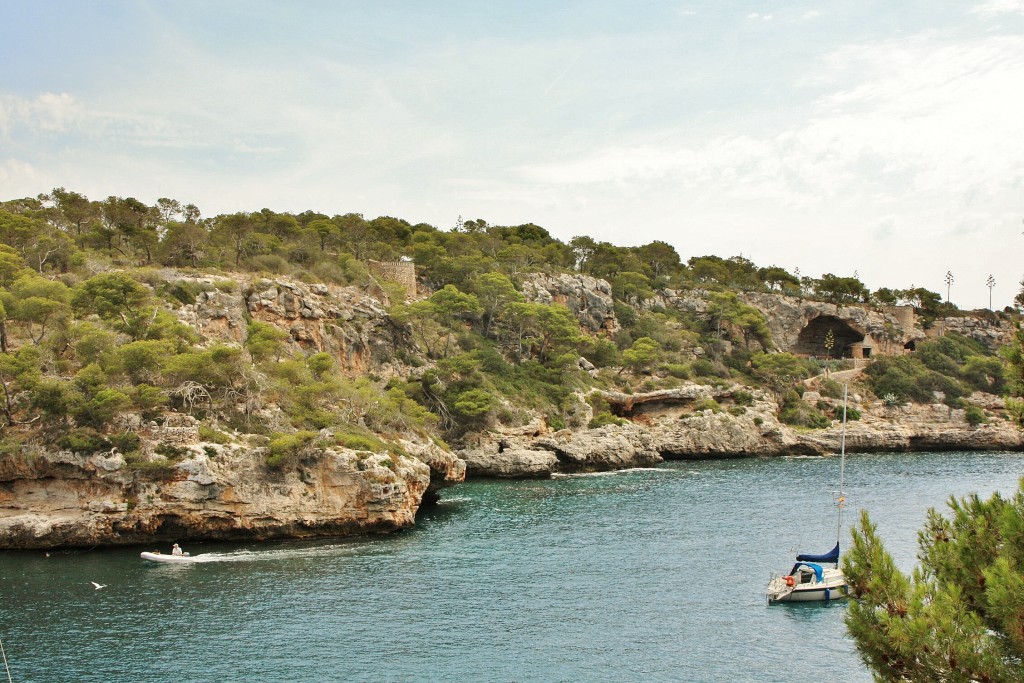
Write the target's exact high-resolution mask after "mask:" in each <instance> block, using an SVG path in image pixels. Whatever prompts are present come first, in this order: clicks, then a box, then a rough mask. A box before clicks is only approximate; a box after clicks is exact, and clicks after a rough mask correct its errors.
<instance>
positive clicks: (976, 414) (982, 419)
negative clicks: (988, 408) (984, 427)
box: [964, 405, 988, 427]
mask: <svg viewBox="0 0 1024 683" xmlns="http://www.w3.org/2000/svg"><path fill="white" fill-rule="evenodd" d="M964 417H966V418H967V424H969V425H971V426H972V427H977V426H978V425H980V424H985V423H987V422H988V415H986V414H985V411H984V410H982V409H981V408H980V407H979V406H975V405H970V406H967V410H966V411H964Z"/></svg>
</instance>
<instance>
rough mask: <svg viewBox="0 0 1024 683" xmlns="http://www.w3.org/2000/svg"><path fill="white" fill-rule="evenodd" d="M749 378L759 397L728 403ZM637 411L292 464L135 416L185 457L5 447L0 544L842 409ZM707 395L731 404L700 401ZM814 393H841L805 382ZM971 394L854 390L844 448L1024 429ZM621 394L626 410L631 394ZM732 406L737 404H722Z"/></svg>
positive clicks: (202, 519)
mask: <svg viewBox="0 0 1024 683" xmlns="http://www.w3.org/2000/svg"><path fill="white" fill-rule="evenodd" d="M741 390H743V392H744V396H745V397H749V396H751V395H752V396H753V400H752V401H750V400H749V399H748V400H747V401H745V402H746V403H748V405H746V406H745V407H743V408H739V407H737V406H735V405H733V396H734V393H737V392H739V391H741ZM606 398H607V399H608V400H609V401H610V403H612V404H613V405H616V404H617V405H618V406H619V408H620V410H624V411H626V412H628V413H629V414H630V417H629V419H628V420H623V421H622V424H611V425H606V426H603V427H599V428H595V429H579V430H560V431H552V430H550V429H548V428H547V426H546V424H545V421H544V419H543V418H542V417H537V418H536V419H535V420H534V421H533V422H531V423H530V424H528V425H526V426H524V427H519V428H503V429H500V430H489V431H484V432H479V433H475V434H473V435H470V436H469V437H467V438H466V440H465V443H463V444H461V446H460V447H459V448H457V449H455V450H454V451H451V452H450V451H447V450H445V449H443V448H441V447H440V446H438V445H437V444H435V443H433V442H430V441H424V442H414V441H403V442H402V443H401V445H402V449H403V451H404V453H403V454H402V455H392V454H388V453H370V452H366V451H353V450H348V449H344V448H339V447H337V446H333V447H329V448H323V449H316V448H314V449H311V450H310V451H308V452H307V453H306V454H305V455H304V456H303V457H302V458H301V459H300V460H299V461H298V462H297V463H294V464H293V466H292V467H290V468H287V469H285V470H282V471H274V470H269V469H268V468H267V466H266V464H265V455H266V453H265V448H263V447H261V446H259V445H257V444H254V443H253V442H252V441H250V439H249V438H247V437H246V436H245V435H236V437H237V438H236V439H235V440H234V441H232V442H231V443H229V444H227V445H222V444H212V443H206V442H203V441H202V440H201V439H200V437H199V433H198V429H197V424H196V423H195V421H194V420H192V419H191V418H189V417H188V416H178V418H177V420H168V421H165V423H164V424H163V425H160V426H159V427H158V426H157V425H156V424H155V423H152V424H150V425H148V426H145V427H142V428H140V429H139V435H140V437H142V438H143V439H144V441H146V442H147V443H149V444H150V447H152V445H153V444H157V443H163V444H166V443H174V444H176V447H177V448H179V449H181V452H182V453H183V454H184V455H183V457H182V458H181V459H179V460H177V461H176V462H174V463H173V464H169V465H167V466H166V467H165V469H164V470H163V471H162V472H160V473H159V476H157V473H155V472H153V471H150V470H147V469H146V468H139V467H138V466H136V465H133V464H131V463H128V462H126V460H125V458H124V456H123V455H121V454H120V453H117V452H116V451H114V452H110V453H104V454H93V455H90V456H88V457H82V456H79V455H76V454H74V453H70V452H67V451H58V452H49V451H35V452H23V453H22V454H21V455H20V456H16V457H5V458H3V459H0V548H7V549H49V548H63V547H91V546H99V545H104V546H114V545H135V544H141V543H152V542H170V541H174V540H179V541H182V540H191V541H195V540H225V541H226V540H233V541H244V540H267V539H273V538H313V537H326V536H348V535H353V534H366V533H383V532H390V531H396V530H400V529H404V528H408V527H410V526H412V525H413V524H414V523H415V518H416V514H417V512H418V510H419V509H420V507H421V506H422V505H424V504H428V503H429V502H431V501H432V500H433V499H435V498H436V497H437V496H438V495H439V493H438V492H439V491H440V490H441V489H442V488H443V487H445V486H448V485H452V484H455V483H457V482H460V481H463V480H464V479H465V478H466V477H496V478H538V477H550V476H552V475H555V474H559V473H578V472H596V471H609V470H619V469H627V468H632V467H649V466H652V465H656V464H658V463H660V462H663V461H665V460H674V459H711V458H739V457H774V456H784V455H796V454H805V455H828V454H832V453H836V452H838V450H839V446H840V435H841V424H840V423H839V422H838V421H834V422H833V424H832V425H831V426H830V427H828V428H825V429H814V430H811V429H796V428H793V427H790V426H788V425H785V424H782V423H780V422H779V421H778V419H777V418H776V411H777V406H776V404H775V402H774V401H773V400H771V398H770V397H769V396H768V395H766V394H765V393H764V392H758V391H755V392H748V391H746V389H745V388H743V387H740V386H735V387H731V388H723V387H709V386H702V385H687V386H685V387H682V388H679V389H673V390H665V391H658V392H650V393H647V394H634V395H630V396H628V397H626V396H624V395H615V394H608V395H606ZM707 399H714V400H715V401H716V404H720V405H721V406H723V407H724V409H722V410H720V411H717V412H716V411H715V410H711V409H703V410H693V407H694V406H700V405H706V403H702V401H706V400H707ZM805 400H813V401H820V400H824V401H826V402H828V401H831V402H833V403H835V402H836V401H835V400H834V399H822V398H821V397H820V396H818V394H816V393H815V392H810V391H809V392H807V393H806V394H805ZM971 402H972V403H974V404H975V405H981V406H982V407H984V408H985V410H986V411H988V412H989V414H990V415H992V418H991V419H990V422H989V423H987V424H981V425H977V426H972V425H970V424H969V423H968V422H967V419H966V416H965V411H964V410H961V409H951V408H948V407H947V406H945V405H942V404H938V403H936V404H933V405H907V406H900V407H887V406H884V405H882V404H881V403H878V402H874V403H868V402H864V401H861V400H860V397H857V396H854V397H853V401H852V402H851V406H852V407H856V408H857V410H858V411H859V412H860V413H861V417H860V419H858V420H855V421H850V422H848V424H847V434H846V445H847V452H848V453H854V454H855V453H864V452H887V451H925V450H928V451H935V450H949V451H971V450H1008V451H1019V450H1024V431H1022V430H1021V429H1019V428H1018V427H1017V426H1015V425H1014V424H1012V423H1011V422H1009V421H1008V420H1007V419H1006V418H1005V415H1004V411H1003V406H1002V400H1001V399H999V398H998V397H994V396H990V395H985V394H976V395H974V396H972V397H971ZM625 406H628V409H627V408H625ZM729 408H731V410H730V409H729Z"/></svg>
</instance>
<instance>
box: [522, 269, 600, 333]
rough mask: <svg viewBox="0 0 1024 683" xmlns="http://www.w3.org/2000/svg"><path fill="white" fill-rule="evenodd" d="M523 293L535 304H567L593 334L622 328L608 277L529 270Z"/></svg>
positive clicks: (524, 280) (523, 285)
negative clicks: (616, 315)
mask: <svg viewBox="0 0 1024 683" xmlns="http://www.w3.org/2000/svg"><path fill="white" fill-rule="evenodd" d="M522 292H523V295H524V296H525V297H526V298H527V300H529V301H533V302H535V303H541V304H550V303H561V304H565V305H566V306H567V307H568V308H569V310H570V311H572V313H573V315H575V316H576V318H577V319H578V320H579V321H580V325H582V326H583V327H584V328H585V329H587V330H589V331H590V332H592V333H597V332H609V333H611V332H615V331H617V330H618V329H619V322H618V320H617V319H616V318H615V306H614V303H613V301H612V286H611V285H610V284H608V282H607V281H606V280H600V279H598V278H596V277H591V276H589V275H579V274H574V275H569V274H564V273H562V274H558V275H547V274H544V273H530V274H528V275H525V276H524V278H523V283H522Z"/></svg>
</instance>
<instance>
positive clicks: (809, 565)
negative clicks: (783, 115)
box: [767, 384, 848, 605]
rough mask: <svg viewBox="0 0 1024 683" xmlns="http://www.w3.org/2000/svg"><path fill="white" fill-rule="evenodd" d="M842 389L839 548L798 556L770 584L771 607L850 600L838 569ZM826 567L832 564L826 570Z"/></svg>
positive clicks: (843, 473) (843, 461)
mask: <svg viewBox="0 0 1024 683" xmlns="http://www.w3.org/2000/svg"><path fill="white" fill-rule="evenodd" d="M847 390H848V388H847V386H846V385H845V384H844V385H843V431H842V437H841V439H840V447H839V453H840V461H839V462H840V465H839V497H838V500H837V502H836V506H837V508H838V517H839V520H838V523H837V524H836V547H835V548H832V550H830V551H829V552H827V553H825V554H823V555H806V554H801V555H797V556H796V564H794V565H793V568H792V569H791V570H789V574H787V575H786V576H777V575H773V576H772V577H771V578H770V579H769V581H768V590H767V597H768V604H769V605H775V604H778V603H780V602H826V603H827V602H829V601H831V600H840V599H842V598H845V597H847V588H846V577H845V576H843V570H842V569H840V568H839V538H840V537H841V535H842V532H843V504H844V503H845V502H846V499H845V498H844V497H843V483H844V478H845V476H846V395H847ZM825 564H832V566H831V567H825V566H823V565H825Z"/></svg>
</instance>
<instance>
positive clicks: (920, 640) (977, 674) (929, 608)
mask: <svg viewBox="0 0 1024 683" xmlns="http://www.w3.org/2000/svg"><path fill="white" fill-rule="evenodd" d="M949 507H950V514H949V516H943V515H941V514H939V513H938V512H937V511H935V510H930V511H929V513H928V520H927V522H926V523H925V525H924V528H923V529H921V531H920V532H919V533H918V544H919V547H920V551H919V553H918V559H919V560H920V563H921V564H920V566H919V567H917V568H916V569H915V570H914V572H913V574H912V575H911V576H909V577H908V576H906V575H904V574H903V573H902V572H900V571H899V570H898V569H897V568H896V565H895V563H894V561H893V559H892V557H891V556H890V555H889V553H888V552H886V550H885V547H884V545H883V543H882V541H881V540H880V539H879V538H878V535H877V533H876V529H875V526H874V525H873V524H872V523H871V520H870V519H869V517H868V514H867V512H866V511H865V512H863V513H862V515H861V522H860V526H859V528H857V529H855V530H854V531H853V547H852V549H851V550H850V551H849V552H848V553H847V554H846V555H845V557H844V559H843V572H844V573H845V575H846V578H847V580H848V582H849V587H850V590H851V594H852V595H853V597H854V598H856V599H855V600H853V601H851V603H850V605H849V609H848V611H847V616H846V623H847V626H848V628H849V631H850V634H851V635H852V636H853V638H854V641H855V642H856V644H857V649H858V650H859V652H860V654H861V658H862V659H863V660H864V663H865V664H867V666H868V667H869V668H870V670H871V672H872V673H873V674H874V675H875V677H876V680H880V681H992V682H996V681H1007V682H1008V681H1020V680H1024V574H1022V572H1021V568H1022V567H1024V543H1022V539H1024V484H1022V487H1021V489H1020V490H1019V491H1018V492H1017V494H1016V495H1015V496H1014V497H1013V498H1012V499H1010V500H1005V499H1003V498H1002V497H1001V496H999V495H998V494H996V495H994V496H992V498H990V499H989V500H981V499H979V498H978V497H977V496H976V495H972V496H969V497H966V498H964V499H962V500H956V499H952V500H950V503H949Z"/></svg>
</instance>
